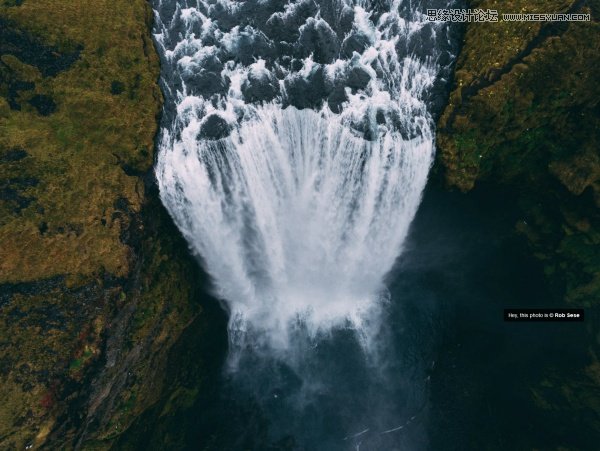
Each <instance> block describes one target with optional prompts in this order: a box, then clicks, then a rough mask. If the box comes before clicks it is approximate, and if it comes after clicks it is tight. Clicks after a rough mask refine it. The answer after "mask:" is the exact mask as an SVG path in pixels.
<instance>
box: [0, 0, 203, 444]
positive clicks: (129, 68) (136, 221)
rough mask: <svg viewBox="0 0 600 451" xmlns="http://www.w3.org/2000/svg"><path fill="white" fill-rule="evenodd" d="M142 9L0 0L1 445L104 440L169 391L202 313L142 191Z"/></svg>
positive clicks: (151, 65) (192, 271)
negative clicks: (181, 341) (175, 359)
mask: <svg viewBox="0 0 600 451" xmlns="http://www.w3.org/2000/svg"><path fill="white" fill-rule="evenodd" d="M150 20H151V11H150V8H149V5H148V4H147V2H145V1H143V0H134V1H129V2H108V1H101V0H94V1H85V2H84V1H77V0H74V1H69V2H55V1H50V0H41V1H37V0H36V1H32V0H31V1H28V0H25V1H22V2H21V1H19V2H0V38H1V39H0V322H1V323H2V324H0V330H1V331H2V332H0V362H1V368H0V394H1V396H2V399H3V403H2V406H1V407H0V448H2V449H23V448H25V447H26V446H29V445H32V446H33V447H41V446H46V447H50V448H53V449H69V448H71V447H73V446H76V445H82V446H83V447H84V448H86V447H90V446H92V444H95V445H94V446H95V447H99V448H107V447H110V446H111V443H112V442H113V441H114V439H115V437H117V436H118V435H119V434H120V433H122V432H123V431H124V430H126V429H127V428H128V427H129V425H130V424H131V423H132V421H134V419H135V418H136V417H138V416H139V415H140V413H141V412H144V411H145V410H146V409H147V408H148V407H149V406H151V405H152V404H153V403H155V402H156V401H157V400H158V399H161V398H163V397H165V396H167V395H166V394H165V393H164V390H167V392H168V389H169V387H165V385H164V374H165V366H166V364H167V363H166V362H167V358H168V355H169V352H170V349H171V347H172V346H173V344H174V343H175V342H176V341H177V340H178V337H179V336H180V335H181V333H182V331H183V330H184V329H185V328H186V326H187V325H188V324H190V322H191V321H193V320H194V318H196V317H197V315H198V314H199V312H200V307H199V305H198V304H197V303H194V302H190V300H191V299H193V298H194V297H197V291H198V286H197V282H196V280H197V279H198V272H197V271H198V270H197V267H196V265H195V262H194V261H192V259H191V258H190V257H188V256H187V246H186V244H185V243H184V242H183V240H182V239H181V237H179V235H178V234H177V233H176V230H175V228H174V226H173V225H172V223H171V222H170V219H169V218H168V215H167V214H166V212H165V211H164V209H163V208H162V206H161V205H160V202H159V200H158V198H157V193H156V191H155V189H150V190H149V188H151V183H148V181H149V180H150V178H151V177H150V178H149V177H148V176H147V175H148V174H150V171H151V170H152V162H153V152H152V149H153V139H154V135H155V133H156V129H157V115H158V113H159V111H160V106H161V105H160V103H161V102H160V101H161V96H160V91H159V89H158V86H157V78H158V73H159V67H158V60H157V56H156V55H155V53H154V49H153V46H152V42H151V39H150V31H149V30H150V23H149V22H150ZM198 333H199V334H200V335H201V334H202V333H201V332H198ZM171 388H172V389H173V390H176V389H177V387H176V386H174V387H171ZM192 392H194V390H191V391H190V393H192Z"/></svg>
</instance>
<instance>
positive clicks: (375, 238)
mask: <svg viewBox="0 0 600 451" xmlns="http://www.w3.org/2000/svg"><path fill="white" fill-rule="evenodd" d="M155 5H156V11H157V12H156V35H155V36H156V42H157V44H158V47H159V53H161V56H162V59H163V67H167V68H168V69H167V71H165V70H164V69H163V78H162V82H163V88H164V91H165V94H166V106H165V109H166V113H165V119H164V120H163V127H162V130H161V139H160V149H159V155H158V161H157V165H156V175H157V178H158V182H159V187H160V193H161V198H162V201H163V202H164V204H165V206H166V207H167V209H168V210H169V212H170V214H171V215H172V216H173V218H174V220H175V222H176V224H177V226H178V227H179V229H180V230H181V232H182V233H183V235H184V236H185V237H186V239H187V240H188V242H189V244H190V247H191V249H192V250H193V252H194V253H195V254H197V255H198V256H199V257H200V258H201V259H202V261H203V264H204V266H205V268H206V270H207V272H208V273H209V274H210V275H211V276H212V278H213V279H214V285H215V289H216V292H217V293H216V294H217V295H218V296H219V297H220V298H221V299H223V300H225V302H226V303H227V306H228V309H229V310H230V313H231V320H230V336H231V339H232V344H233V345H234V348H236V347H237V348H238V349H241V348H242V347H243V345H247V344H249V343H252V345H253V346H256V345H261V346H266V347H268V348H270V349H279V350H285V349H286V348H287V347H288V346H289V343H290V331H293V330H296V329H297V328H298V327H301V328H302V330H306V331H308V333H309V336H310V337H315V336H317V335H319V334H320V333H327V331H328V330H330V329H331V328H332V327H336V326H341V327H352V328H355V329H357V330H360V331H361V336H362V337H363V338H364V337H368V336H369V331H368V330H365V327H364V324H365V322H368V323H369V324H370V325H371V326H369V327H372V324H373V319H374V318H376V317H377V313H378V311H379V307H380V304H381V302H383V300H384V299H385V295H384V293H385V291H386V289H385V286H384V277H385V276H386V274H387V273H388V272H389V271H390V269H391V268H392V266H393V264H394V261H395V259H396V258H397V257H398V255H399V254H400V252H401V250H402V243H403V241H404V239H405V237H406V234H407V232H408V228H409V225H410V223H411V221H412V219H413V217H414V215H415V212H416V210H417V207H418V205H419V201H420V197H421V193H422V191H423V188H424V186H425V183H426V180H427V173H428V171H429V168H430V166H431V164H432V159H433V156H434V144H433V136H434V135H433V131H432V122H433V121H432V118H431V114H430V112H429V111H428V107H429V105H430V104H431V99H430V98H429V97H428V96H429V95H430V93H431V92H432V89H433V87H434V84H435V82H436V80H438V79H439V75H440V69H441V68H442V66H444V64H443V62H442V59H444V57H446V58H447V59H448V51H447V48H449V43H448V37H447V29H446V28H445V26H444V25H443V24H432V23H429V22H427V21H426V18H425V17H424V15H423V14H422V13H421V12H419V8H414V10H412V11H411V10H409V9H408V8H407V4H405V3H404V2H401V1H388V2H370V1H366V0H364V1H361V0H356V1H354V2H353V1H351V0H337V1H329V2H327V1H313V0H299V1H290V2H289V3H287V4H285V5H283V4H281V2H277V1H273V0H257V1H245V2H238V1H228V0H216V1H215V0H213V1H209V0H207V1H203V0H200V1H197V2H191V1H190V2H185V1H180V2H177V3H176V5H173V3H172V2H167V1H166V0H157V1H156V2H155ZM165 74H166V75H165Z"/></svg>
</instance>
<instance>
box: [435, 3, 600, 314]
mask: <svg viewBox="0 0 600 451" xmlns="http://www.w3.org/2000/svg"><path fill="white" fill-rule="evenodd" d="M565 9H567V10H568V9H570V6H567V7H566V8H565ZM581 11H587V12H590V11H591V10H590V9H589V8H586V7H582V9H581ZM594 17H596V16H594ZM488 25H493V24H488ZM521 26H522V27H523V30H522V33H521V34H519V35H518V36H519V37H520V38H521V39H522V40H523V42H524V44H523V45H522V46H521V47H527V46H528V45H529V44H530V43H531V41H528V40H527V39H528V36H529V31H528V29H527V24H526V23H521ZM471 29H473V30H474V31H473V32H472V33H470V30H471ZM480 32H481V31H480V30H479V31H478V25H477V24H473V25H471V26H469V27H468V29H467V33H466V38H465V48H467V49H468V48H469V47H471V48H476V50H473V49H471V50H466V51H465V52H466V54H467V55H469V54H471V53H473V52H475V51H476V52H477V53H481V54H489V53H490V52H491V51H492V50H493V48H494V46H495V44H494V39H483V38H481V39H480V40H479V41H476V40H474V39H475V38H474V37H473V36H470V35H472V34H475V35H477V34H478V33H480ZM540 33H542V32H540ZM543 35H544V39H542V40H540V42H539V43H538V45H536V46H535V47H533V48H531V49H530V50H529V51H528V53H527V54H525V55H521V57H520V58H518V59H516V60H514V59H513V60H511V61H510V64H509V65H508V66H506V67H503V68H502V69H501V72H502V75H501V76H499V77H498V78H497V79H494V80H493V81H492V82H489V81H486V82H483V81H481V80H482V79H481V76H482V75H481V74H482V71H481V69H480V67H479V64H480V63H479V62H477V63H475V60H474V59H470V58H469V57H468V56H467V57H461V58H459V60H458V62H457V72H456V77H457V80H456V84H457V86H456V88H455V89H454V91H453V93H452V94H451V101H450V104H449V106H448V108H447V109H446V110H445V112H444V114H443V116H442V118H441V120H440V123H439V133H438V145H439V148H440V150H441V153H440V160H441V162H442V164H443V165H444V167H445V168H446V171H445V174H446V179H447V181H448V183H449V184H450V185H454V186H457V187H459V188H460V189H462V190H469V189H471V188H472V187H473V186H474V184H475V182H476V181H477V180H481V181H493V182H495V183H497V182H499V183H504V184H506V185H512V186H518V187H521V190H520V191H521V192H520V195H519V202H520V203H521V205H522V208H523V212H524V217H523V221H522V222H521V223H520V224H518V228H519V230H521V231H522V232H523V233H525V234H526V235H527V236H528V237H529V238H530V239H531V242H532V244H533V245H534V247H535V252H536V253H537V254H538V255H539V256H540V258H542V259H543V260H544V261H545V262H546V263H547V268H546V271H547V272H548V274H550V275H552V277H553V280H555V281H558V282H559V283H558V284H557V290H561V291H563V292H564V293H565V299H567V300H568V301H569V302H571V303H573V304H580V305H587V306H589V305H591V304H593V303H595V302H596V301H597V300H598V299H600V277H599V274H600V252H599V248H598V246H599V245H600V235H599V233H598V230H600V229H599V228H598V227H600V217H599V215H598V207H599V206H600V165H599V163H600V158H599V157H598V145H599V143H600V129H599V128H598V123H599V119H600V111H599V110H598V102H599V101H600V88H599V84H598V80H600V55H599V54H598V52H597V48H598V46H599V45H600V26H599V25H598V23H597V22H595V21H594V22H591V23H570V24H568V25H567V24H563V27H562V28H554V29H552V30H550V31H546V32H545V33H543ZM533 39H536V38H533ZM472 67H473V70H471V68H472ZM466 73H468V74H470V75H469V76H464V75H463V74H466ZM467 79H471V80H472V81H471V82H470V85H468V87H467V88H466V90H465V88H464V87H462V88H461V83H462V84H463V86H465V84H466V83H467V82H466V81H465V80H467ZM472 86H479V87H478V88H477V89H470V88H469V87H472ZM583 248H585V249H586V251H585V252H583V251H582V249H583ZM576 268H578V269H577V270H576ZM569 269H571V271H569Z"/></svg>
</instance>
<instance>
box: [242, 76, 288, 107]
mask: <svg viewBox="0 0 600 451" xmlns="http://www.w3.org/2000/svg"><path fill="white" fill-rule="evenodd" d="M242 94H243V95H244V99H245V100H246V102H268V101H270V100H273V99H274V98H275V97H276V96H277V95H278V94H279V82H278V81H277V79H276V78H275V77H273V76H269V75H266V74H261V73H255V72H253V71H250V73H249V74H248V78H247V79H246V80H244V82H243V83H242Z"/></svg>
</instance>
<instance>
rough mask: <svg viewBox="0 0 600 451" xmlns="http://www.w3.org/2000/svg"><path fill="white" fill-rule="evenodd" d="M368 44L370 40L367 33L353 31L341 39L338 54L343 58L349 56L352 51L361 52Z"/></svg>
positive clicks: (369, 44)
mask: <svg viewBox="0 0 600 451" xmlns="http://www.w3.org/2000/svg"><path fill="white" fill-rule="evenodd" d="M370 46H371V40H370V39H369V37H368V36H367V35H365V34H363V33H360V32H353V33H352V34H350V35H348V36H347V37H346V38H345V39H344V40H343V42H342V48H341V51H340V54H341V56H343V57H344V58H350V57H352V54H353V53H354V52H357V53H362V52H363V51H364V50H365V49H366V48H368V47H370Z"/></svg>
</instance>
